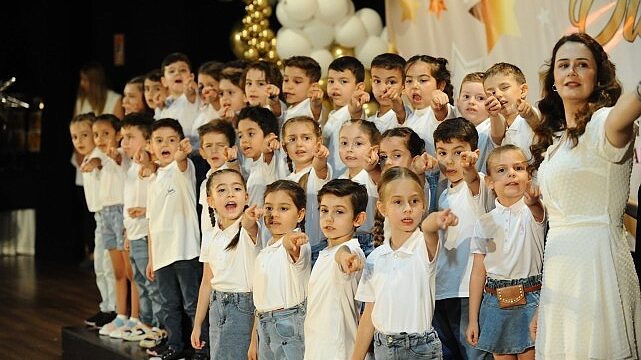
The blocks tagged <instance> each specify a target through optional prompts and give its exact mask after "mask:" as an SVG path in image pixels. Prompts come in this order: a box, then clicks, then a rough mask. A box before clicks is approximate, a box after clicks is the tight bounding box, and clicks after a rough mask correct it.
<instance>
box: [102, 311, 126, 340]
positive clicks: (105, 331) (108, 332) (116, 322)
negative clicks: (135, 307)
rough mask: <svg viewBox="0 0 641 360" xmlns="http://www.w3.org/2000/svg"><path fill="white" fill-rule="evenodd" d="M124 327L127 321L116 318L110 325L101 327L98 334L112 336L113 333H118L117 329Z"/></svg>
mask: <svg viewBox="0 0 641 360" xmlns="http://www.w3.org/2000/svg"><path fill="white" fill-rule="evenodd" d="M123 325H125V320H123V319H121V318H119V317H117V316H116V318H115V319H113V320H112V321H111V322H110V323H108V324H106V325H104V326H103V327H101V328H100V331H98V334H100V335H105V336H110V335H111V333H112V332H114V331H116V329H118V328H119V327H121V326H123Z"/></svg>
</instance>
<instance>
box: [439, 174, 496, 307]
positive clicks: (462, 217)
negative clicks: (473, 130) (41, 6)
mask: <svg viewBox="0 0 641 360" xmlns="http://www.w3.org/2000/svg"><path fill="white" fill-rule="evenodd" d="M479 177H480V182H481V183H480V186H479V193H478V195H476V196H473V195H472V191H471V190H470V188H469V187H468V186H467V183H466V182H465V181H463V180H461V181H460V182H459V183H458V184H457V185H456V186H455V187H451V184H449V183H448V187H447V190H446V191H444V192H443V193H441V197H440V199H439V204H438V208H439V210H444V209H448V208H449V209H452V212H453V213H454V214H456V216H457V217H458V224H457V225H456V226H449V227H448V228H447V230H445V231H441V232H439V241H440V242H441V253H440V254H439V257H438V260H437V261H436V300H442V299H450V298H457V297H469V296H470V274H471V273H472V263H473V260H474V256H473V255H472V253H471V252H470V241H471V239H472V235H473V234H474V224H475V223H476V220H478V218H479V217H480V216H481V215H483V214H485V213H486V210H485V209H486V206H492V207H493V206H494V195H493V194H492V190H491V189H490V188H489V187H487V186H486V185H485V175H483V174H479Z"/></svg>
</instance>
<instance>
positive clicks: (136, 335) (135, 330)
mask: <svg viewBox="0 0 641 360" xmlns="http://www.w3.org/2000/svg"><path fill="white" fill-rule="evenodd" d="M150 335H151V329H150V328H149V327H148V326H147V325H145V324H143V323H141V322H138V323H137V324H136V326H134V327H132V328H131V329H129V330H127V331H125V332H124V333H123V335H122V339H123V340H125V341H140V340H143V339H144V338H146V337H148V336H150Z"/></svg>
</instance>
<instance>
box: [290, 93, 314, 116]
mask: <svg viewBox="0 0 641 360" xmlns="http://www.w3.org/2000/svg"><path fill="white" fill-rule="evenodd" d="M297 116H307V117H310V118H312V119H313V118H314V113H312V101H311V100H310V99H309V98H306V99H305V100H303V101H301V102H299V103H298V104H296V105H293V106H290V107H288V108H287V110H285V121H287V120H289V119H291V118H293V117H297Z"/></svg>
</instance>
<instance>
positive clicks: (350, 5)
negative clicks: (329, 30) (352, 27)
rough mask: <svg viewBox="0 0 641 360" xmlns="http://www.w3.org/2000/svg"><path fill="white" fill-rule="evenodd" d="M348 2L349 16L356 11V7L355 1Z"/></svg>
mask: <svg viewBox="0 0 641 360" xmlns="http://www.w3.org/2000/svg"><path fill="white" fill-rule="evenodd" d="M348 3H349V10H347V16H349V15H354V11H355V10H356V8H355V7H354V2H353V1H348Z"/></svg>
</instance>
